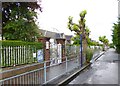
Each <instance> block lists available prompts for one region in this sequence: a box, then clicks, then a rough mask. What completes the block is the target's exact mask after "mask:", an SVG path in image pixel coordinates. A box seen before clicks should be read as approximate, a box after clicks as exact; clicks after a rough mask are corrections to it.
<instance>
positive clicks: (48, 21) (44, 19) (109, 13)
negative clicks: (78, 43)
mask: <svg viewBox="0 0 120 86" xmlns="http://www.w3.org/2000/svg"><path fill="white" fill-rule="evenodd" d="M41 7H42V11H43V12H42V13H39V12H38V22H39V27H40V29H44V30H49V31H54V32H60V33H65V34H66V35H73V33H74V32H71V31H70V30H69V29H68V28H67V22H68V17H69V16H72V17H73V22H74V23H78V20H79V19H80V17H79V14H80V12H81V11H83V10H87V14H86V17H85V19H86V26H88V27H89V29H90V31H91V33H90V38H92V39H93V40H96V41H98V37H99V36H103V35H105V36H106V37H107V38H108V39H109V41H110V42H111V39H112V37H111V35H112V26H113V23H115V22H116V21H117V17H118V2H117V0H42V1H41Z"/></svg>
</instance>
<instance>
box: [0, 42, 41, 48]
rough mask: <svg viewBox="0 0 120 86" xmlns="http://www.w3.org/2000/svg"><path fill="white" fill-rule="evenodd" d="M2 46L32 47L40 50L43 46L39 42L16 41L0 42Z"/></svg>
mask: <svg viewBox="0 0 120 86" xmlns="http://www.w3.org/2000/svg"><path fill="white" fill-rule="evenodd" d="M0 44H1V45H2V46H13V47H15V46H32V47H36V48H37V49H42V46H43V44H42V43H41V42H25V41H17V40H4V41H0Z"/></svg>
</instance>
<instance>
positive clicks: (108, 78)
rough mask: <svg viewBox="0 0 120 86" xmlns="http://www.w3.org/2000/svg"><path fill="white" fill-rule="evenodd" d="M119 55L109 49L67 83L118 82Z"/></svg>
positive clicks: (119, 78)
mask: <svg viewBox="0 0 120 86" xmlns="http://www.w3.org/2000/svg"><path fill="white" fill-rule="evenodd" d="M119 66H120V55H118V54H117V53H116V52H115V50H114V49H109V50H108V51H107V52H105V54H104V55H102V56H101V57H100V58H98V60H97V61H96V62H94V63H93V64H92V65H91V66H90V68H89V69H86V70H84V71H83V72H82V73H80V74H79V76H77V77H76V78H75V79H74V80H73V81H71V82H70V83H69V84H120V77H119V76H120V75H118V74H120V71H119V70H120V68H119Z"/></svg>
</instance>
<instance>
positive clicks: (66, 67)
mask: <svg viewBox="0 0 120 86" xmlns="http://www.w3.org/2000/svg"><path fill="white" fill-rule="evenodd" d="M67 70H68V67H67V57H66V73H67V72H68V71H67Z"/></svg>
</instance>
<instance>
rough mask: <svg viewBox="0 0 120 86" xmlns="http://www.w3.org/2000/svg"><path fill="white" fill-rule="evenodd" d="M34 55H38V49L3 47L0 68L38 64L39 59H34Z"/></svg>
mask: <svg viewBox="0 0 120 86" xmlns="http://www.w3.org/2000/svg"><path fill="white" fill-rule="evenodd" d="M33 53H37V49H36V48H33V47H32V46H16V47H11V46H8V47H5V46H1V47H0V58H1V62H0V66H1V67H9V66H16V65H21V64H28V63H34V62H37V58H35V57H33Z"/></svg>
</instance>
